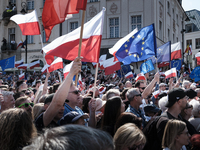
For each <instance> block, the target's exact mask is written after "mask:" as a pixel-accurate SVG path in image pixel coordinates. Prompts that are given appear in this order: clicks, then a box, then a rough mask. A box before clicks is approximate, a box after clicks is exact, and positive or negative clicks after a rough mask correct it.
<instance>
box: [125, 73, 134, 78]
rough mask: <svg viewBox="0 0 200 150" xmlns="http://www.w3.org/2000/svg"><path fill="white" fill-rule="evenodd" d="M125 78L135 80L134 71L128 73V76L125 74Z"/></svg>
mask: <svg viewBox="0 0 200 150" xmlns="http://www.w3.org/2000/svg"><path fill="white" fill-rule="evenodd" d="M125 78H133V73H132V71H130V72H128V73H127V74H125Z"/></svg>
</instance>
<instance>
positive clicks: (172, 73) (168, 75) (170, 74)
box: [165, 68, 176, 79]
mask: <svg viewBox="0 0 200 150" xmlns="http://www.w3.org/2000/svg"><path fill="white" fill-rule="evenodd" d="M172 77H176V68H172V69H170V70H168V71H166V72H165V79H167V78H172Z"/></svg>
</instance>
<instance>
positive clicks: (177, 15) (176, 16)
mask: <svg viewBox="0 0 200 150" xmlns="http://www.w3.org/2000/svg"><path fill="white" fill-rule="evenodd" d="M176 23H177V24H178V14H176Z"/></svg>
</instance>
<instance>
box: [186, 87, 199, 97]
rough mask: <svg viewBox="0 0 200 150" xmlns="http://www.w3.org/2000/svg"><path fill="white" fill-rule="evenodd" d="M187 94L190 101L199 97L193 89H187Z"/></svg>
mask: <svg viewBox="0 0 200 150" xmlns="http://www.w3.org/2000/svg"><path fill="white" fill-rule="evenodd" d="M185 93H186V95H187V96H188V97H189V99H193V98H195V97H196V96H197V92H196V91H195V90H193V89H187V90H185Z"/></svg>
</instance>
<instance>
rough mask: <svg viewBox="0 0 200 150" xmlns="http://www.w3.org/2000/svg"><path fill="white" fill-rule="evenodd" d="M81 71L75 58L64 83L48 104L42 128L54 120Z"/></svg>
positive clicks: (79, 59) (79, 63)
mask: <svg viewBox="0 0 200 150" xmlns="http://www.w3.org/2000/svg"><path fill="white" fill-rule="evenodd" d="M80 71H81V58H76V59H75V60H74V62H73V65H72V67H71V69H70V72H69V74H68V75H67V77H66V78H65V80H64V82H63V83H62V84H61V85H60V86H59V88H58V90H57V92H56V93H55V95H54V97H53V100H52V102H51V103H50V105H49V107H48V108H47V110H46V111H45V112H44V115H43V123H44V126H48V125H49V123H50V122H51V121H52V120H53V119H54V117H55V116H56V114H57V113H58V111H59V109H60V108H61V107H62V106H63V104H64V102H65V100H66V97H67V95H68V93H69V89H70V85H71V82H72V79H73V77H74V75H75V74H77V73H79V72H80Z"/></svg>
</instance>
